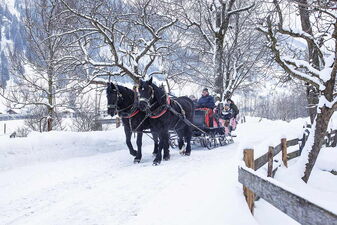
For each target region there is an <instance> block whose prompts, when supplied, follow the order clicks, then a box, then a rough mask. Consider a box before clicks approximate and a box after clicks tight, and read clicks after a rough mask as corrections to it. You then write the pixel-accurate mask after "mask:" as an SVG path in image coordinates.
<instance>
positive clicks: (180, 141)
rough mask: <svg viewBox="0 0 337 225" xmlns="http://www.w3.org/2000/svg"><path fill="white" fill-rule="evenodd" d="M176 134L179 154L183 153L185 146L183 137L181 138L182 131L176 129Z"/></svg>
mask: <svg viewBox="0 0 337 225" xmlns="http://www.w3.org/2000/svg"><path fill="white" fill-rule="evenodd" d="M177 135H178V147H179V153H180V154H182V155H183V154H185V151H186V149H185V146H184V138H183V133H182V131H181V130H178V131H177Z"/></svg>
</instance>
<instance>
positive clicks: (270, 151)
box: [267, 146, 274, 177]
mask: <svg viewBox="0 0 337 225" xmlns="http://www.w3.org/2000/svg"><path fill="white" fill-rule="evenodd" d="M273 157H274V147H272V146H269V149H268V172H267V176H268V177H271V176H272V174H273Z"/></svg>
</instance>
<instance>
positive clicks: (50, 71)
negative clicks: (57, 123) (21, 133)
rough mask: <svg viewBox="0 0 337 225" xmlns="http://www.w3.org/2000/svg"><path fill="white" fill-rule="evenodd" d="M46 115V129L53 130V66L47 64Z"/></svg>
mask: <svg viewBox="0 0 337 225" xmlns="http://www.w3.org/2000/svg"><path fill="white" fill-rule="evenodd" d="M48 104H49V107H48V117H47V121H48V122H47V124H48V127H47V130H48V131H51V130H53V116H54V108H53V107H52V106H53V68H52V67H51V66H49V68H48Z"/></svg>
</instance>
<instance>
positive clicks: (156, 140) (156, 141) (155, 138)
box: [152, 132, 159, 156]
mask: <svg viewBox="0 0 337 225" xmlns="http://www.w3.org/2000/svg"><path fill="white" fill-rule="evenodd" d="M152 138H153V142H154V149H153V153H152V155H153V156H156V155H157V153H158V147H159V140H158V139H159V136H158V134H157V133H155V132H152Z"/></svg>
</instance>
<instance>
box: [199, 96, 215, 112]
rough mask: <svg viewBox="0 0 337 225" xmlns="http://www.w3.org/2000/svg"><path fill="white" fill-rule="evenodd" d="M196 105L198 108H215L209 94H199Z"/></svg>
mask: <svg viewBox="0 0 337 225" xmlns="http://www.w3.org/2000/svg"><path fill="white" fill-rule="evenodd" d="M198 107H200V108H211V109H213V108H215V103H214V98H213V96H211V95H207V96H201V98H200V99H199V101H198Z"/></svg>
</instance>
